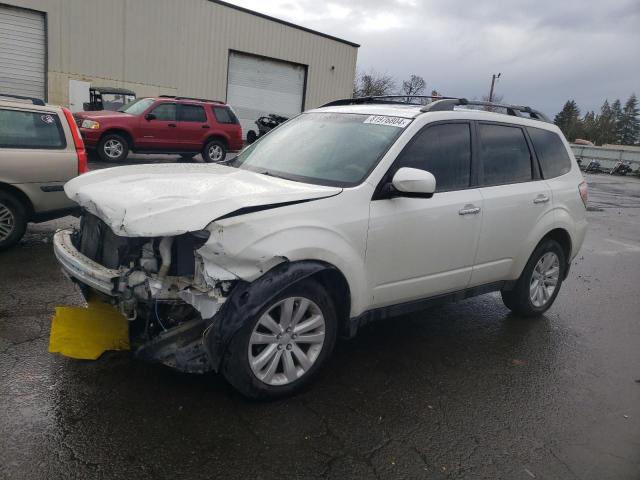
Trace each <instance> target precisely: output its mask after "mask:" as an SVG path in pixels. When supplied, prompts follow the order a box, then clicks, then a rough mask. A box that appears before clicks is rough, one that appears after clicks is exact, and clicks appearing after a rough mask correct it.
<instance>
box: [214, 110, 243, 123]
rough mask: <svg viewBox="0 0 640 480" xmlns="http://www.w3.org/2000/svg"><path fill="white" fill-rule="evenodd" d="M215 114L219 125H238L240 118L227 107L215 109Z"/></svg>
mask: <svg viewBox="0 0 640 480" xmlns="http://www.w3.org/2000/svg"><path fill="white" fill-rule="evenodd" d="M213 114H214V115H215V117H216V121H217V122H218V123H238V118H237V117H236V116H235V115H234V114H233V112H232V111H231V110H230V109H228V108H226V107H213Z"/></svg>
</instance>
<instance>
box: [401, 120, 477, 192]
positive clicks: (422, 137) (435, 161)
mask: <svg viewBox="0 0 640 480" xmlns="http://www.w3.org/2000/svg"><path fill="white" fill-rule="evenodd" d="M401 167H411V168H419V169H422V170H426V171H428V172H431V173H432V174H433V176H434V177H436V191H438V192H443V191H447V190H460V189H463V188H467V187H468V186H469V181H470V178H471V131H470V128H469V124H467V123H449V124H438V125H432V126H429V127H427V128H426V129H425V130H422V131H421V132H420V133H418V134H417V135H416V137H415V138H414V139H413V141H412V142H411V143H410V144H409V146H408V147H407V148H405V149H404V150H403V151H402V153H401V154H400V156H399V157H398V161H397V168H401Z"/></svg>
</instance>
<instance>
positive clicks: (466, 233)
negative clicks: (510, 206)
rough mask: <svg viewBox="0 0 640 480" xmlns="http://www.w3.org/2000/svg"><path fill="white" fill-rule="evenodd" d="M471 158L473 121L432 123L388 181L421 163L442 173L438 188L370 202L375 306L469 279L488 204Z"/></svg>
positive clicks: (438, 176) (441, 290)
mask: <svg viewBox="0 0 640 480" xmlns="http://www.w3.org/2000/svg"><path fill="white" fill-rule="evenodd" d="M471 157H472V156H471V125H470V124H469V123H468V122H448V123H436V124H430V125H428V126H427V127H425V128H424V129H423V130H421V131H420V132H419V133H418V134H416V136H415V137H414V138H413V139H412V140H411V142H410V143H409V144H408V145H407V147H405V149H404V150H403V151H402V153H400V155H399V156H398V158H397V159H396V161H395V163H394V165H393V166H392V168H391V169H390V171H389V172H388V174H387V176H386V177H385V179H384V180H383V182H386V181H391V178H392V177H393V174H394V173H395V172H396V171H397V170H398V169H399V168H401V167H412V168H420V169H423V170H426V171H429V172H431V173H432V174H433V175H434V176H435V178H436V193H435V194H434V195H433V197H432V198H410V197H402V196H395V197H393V198H387V199H384V198H380V199H376V197H375V196H374V198H373V200H372V201H371V204H370V220H369V234H368V239H367V254H366V266H367V273H368V278H369V279H370V280H369V281H370V285H369V286H370V288H371V291H372V292H373V305H374V306H375V307H381V306H387V305H393V304H397V303H403V302H409V301H412V300H417V299H421V298H426V297H430V296H434V295H438V294H443V293H448V292H453V291H456V290H462V289H464V288H466V287H467V285H468V284H469V281H470V279H471V271H472V268H473V263H474V258H475V253H476V248H477V244H478V237H479V233H480V226H481V221H482V206H483V203H482V202H483V201H482V196H481V195H480V192H479V190H478V189H477V188H476V187H475V186H473V185H474V184H475V182H474V181H473V175H472V161H471Z"/></svg>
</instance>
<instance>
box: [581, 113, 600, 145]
mask: <svg viewBox="0 0 640 480" xmlns="http://www.w3.org/2000/svg"><path fill="white" fill-rule="evenodd" d="M582 131H583V134H584V138H585V139H586V140H590V141H592V142H593V143H596V142H597V137H598V120H597V118H596V114H595V112H593V111H591V112H587V113H585V114H584V118H583V119H582Z"/></svg>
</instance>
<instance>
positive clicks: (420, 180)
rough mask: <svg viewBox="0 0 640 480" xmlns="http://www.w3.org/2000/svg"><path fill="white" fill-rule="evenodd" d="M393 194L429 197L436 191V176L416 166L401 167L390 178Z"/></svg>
mask: <svg viewBox="0 0 640 480" xmlns="http://www.w3.org/2000/svg"><path fill="white" fill-rule="evenodd" d="M391 185H392V186H393V190H395V192H394V193H395V196H402V197H420V198H431V197H433V194H434V193H435V191H436V177H434V176H433V174H432V173H430V172H427V171H425V170H420V169H417V168H409V167H403V168H401V169H399V170H398V171H397V172H396V173H395V175H394V176H393V180H391Z"/></svg>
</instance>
